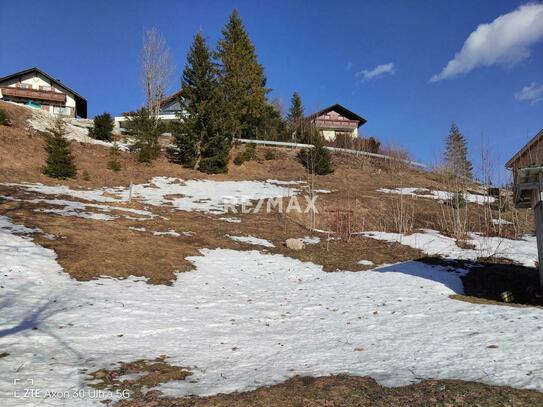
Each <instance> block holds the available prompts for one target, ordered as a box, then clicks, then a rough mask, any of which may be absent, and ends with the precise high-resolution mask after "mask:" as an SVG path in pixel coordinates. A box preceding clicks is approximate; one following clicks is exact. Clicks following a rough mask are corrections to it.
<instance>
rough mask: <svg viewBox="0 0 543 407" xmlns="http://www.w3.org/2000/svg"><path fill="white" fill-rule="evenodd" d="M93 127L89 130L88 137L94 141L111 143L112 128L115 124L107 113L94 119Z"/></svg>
mask: <svg viewBox="0 0 543 407" xmlns="http://www.w3.org/2000/svg"><path fill="white" fill-rule="evenodd" d="M93 122H94V127H93V128H91V129H89V136H90V137H92V138H94V139H96V140H103V141H111V140H112V139H113V134H112V133H111V132H112V131H113V127H114V126H115V122H114V121H113V117H111V115H110V114H109V113H103V114H100V115H98V116H95V117H94V120H93Z"/></svg>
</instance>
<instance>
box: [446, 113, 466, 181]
mask: <svg viewBox="0 0 543 407" xmlns="http://www.w3.org/2000/svg"><path fill="white" fill-rule="evenodd" d="M444 161H445V167H446V169H447V171H449V172H450V173H451V174H452V175H453V176H455V177H458V178H460V179H464V180H470V179H472V178H473V174H472V169H473V166H472V164H471V162H470V161H469V160H468V147H467V143H466V139H465V138H464V136H463V135H462V133H460V130H459V129H458V126H457V125H456V124H455V123H454V122H453V123H452V125H451V130H450V132H449V135H448V137H447V140H446V146H445V156H444Z"/></svg>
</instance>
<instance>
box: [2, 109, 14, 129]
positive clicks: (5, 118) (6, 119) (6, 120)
mask: <svg viewBox="0 0 543 407" xmlns="http://www.w3.org/2000/svg"><path fill="white" fill-rule="evenodd" d="M0 125H2V126H11V120H9V117H8V115H7V113H6V112H5V111H4V110H3V109H0Z"/></svg>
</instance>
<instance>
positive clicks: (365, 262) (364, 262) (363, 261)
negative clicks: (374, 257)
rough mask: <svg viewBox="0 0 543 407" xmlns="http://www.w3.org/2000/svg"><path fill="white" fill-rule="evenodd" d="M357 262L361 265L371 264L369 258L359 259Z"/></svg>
mask: <svg viewBox="0 0 543 407" xmlns="http://www.w3.org/2000/svg"><path fill="white" fill-rule="evenodd" d="M358 264H360V265H362V266H373V261H371V260H360V261H359V262H358Z"/></svg>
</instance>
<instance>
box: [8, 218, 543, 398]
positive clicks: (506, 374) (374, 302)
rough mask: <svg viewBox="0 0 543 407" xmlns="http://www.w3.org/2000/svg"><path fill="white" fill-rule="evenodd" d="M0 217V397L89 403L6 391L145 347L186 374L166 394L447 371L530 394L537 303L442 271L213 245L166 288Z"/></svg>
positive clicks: (537, 361) (535, 381) (541, 319)
mask: <svg viewBox="0 0 543 407" xmlns="http://www.w3.org/2000/svg"><path fill="white" fill-rule="evenodd" d="M0 222H1V223H0V253H1V257H2V263H1V264H0V276H1V277H0V278H1V283H2V284H1V285H2V287H3V288H1V289H0V290H1V292H2V306H3V310H2V311H3V312H2V313H1V314H0V348H1V349H2V351H4V352H7V353H8V354H9V355H8V356H7V357H4V358H2V361H1V366H2V375H0V398H1V400H0V404H1V405H2V406H6V407H9V406H20V405H29V406H30V405H40V406H58V405H73V406H88V405H101V404H100V400H99V399H88V398H87V399H83V400H67V401H60V402H59V401H58V400H54V399H38V398H28V399H15V398H13V391H14V390H18V391H19V394H21V393H20V392H21V391H22V389H23V388H24V387H28V384H27V380H28V379H32V380H33V387H34V388H38V389H41V390H71V391H75V390H78V389H81V388H83V387H84V379H85V374H84V372H83V371H82V369H88V370H89V371H93V370H96V369H100V368H103V367H107V366H110V365H111V364H113V363H115V362H119V361H124V362H130V361H133V360H137V359H142V358H145V359H154V358H155V357H157V356H159V355H168V356H169V357H170V358H171V359H170V360H169V361H170V363H172V364H175V365H180V366H190V367H192V371H193V373H194V375H193V376H191V380H190V381H179V382H171V383H167V384H164V385H162V386H160V387H159V389H160V390H162V391H164V392H165V393H166V394H168V395H175V396H183V395H188V394H197V395H210V394H215V393H218V392H232V391H243V390H249V389H253V388H256V387H259V386H262V385H271V384H274V383H278V382H281V381H283V380H285V379H286V378H288V377H292V376H294V375H297V374H300V375H329V374H340V373H346V374H353V375H361V376H365V375H370V376H372V377H374V378H375V379H376V380H378V381H379V382H380V383H382V384H385V385H391V386H397V385H405V384H409V383H413V382H416V381H418V380H420V379H423V378H436V379H442V378H449V379H463V380H475V381H483V382H485V383H489V384H495V385H510V386H514V387H517V388H529V389H536V390H539V391H543V370H542V369H541V366H542V364H543V353H541V352H540V347H541V342H542V340H543V310H541V309H539V308H516V307H507V306H500V305H481V304H471V303H467V302H462V301H456V300H453V299H450V298H449V295H450V294H452V293H455V292H461V291H462V285H461V281H460V279H459V276H458V273H455V272H447V269H446V268H443V267H439V266H432V265H428V264H423V263H419V262H415V261H412V262H407V263H401V264H396V265H392V266H386V267H381V268H378V269H375V270H370V271H366V272H363V273H350V272H336V273H325V272H323V270H322V268H321V267H320V266H317V265H315V264H312V263H303V262H300V261H298V260H295V259H291V258H288V257H284V256H282V255H272V254H262V253H259V252H257V251H241V252H240V251H235V250H225V249H215V250H203V251H202V252H201V255H200V256H194V257H189V258H188V259H189V260H190V261H191V262H192V263H193V264H194V266H195V271H193V272H186V273H180V274H178V276H177V280H176V281H175V282H174V283H173V284H172V285H171V286H163V285H148V284H147V283H146V282H145V281H144V279H142V278H135V277H132V278H128V279H125V280H117V279H114V278H101V279H98V280H92V281H85V282H77V281H75V280H73V279H71V278H70V277H69V276H68V275H67V274H66V273H64V272H63V271H62V269H61V267H60V266H59V264H58V263H57V262H56V260H55V257H56V256H55V253H54V252H53V251H52V250H50V249H45V248H43V247H40V246H38V245H36V244H34V243H33V242H32V241H31V240H30V239H29V238H28V237H22V236H17V235H14V234H13V232H12V230H10V228H12V225H10V223H9V222H6V220H5V219H3V220H1V221H0ZM33 328H37V329H33ZM121 334H122V336H119V335H121ZM489 345H496V346H497V347H493V348H488V346H489ZM356 348H363V349H364V351H362V352H356V351H355V349H356ZM14 379H18V380H20V382H19V384H17V385H14V383H13V380H14ZM193 380H196V382H194V383H193V382H192V381H193Z"/></svg>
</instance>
